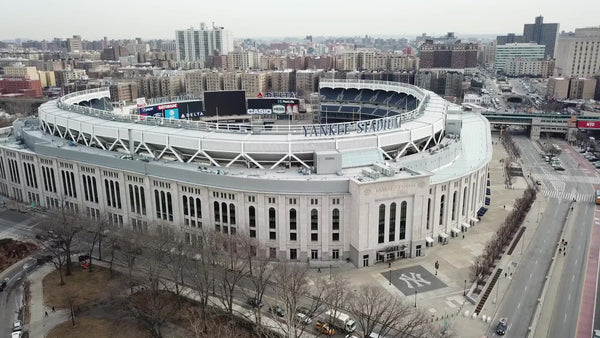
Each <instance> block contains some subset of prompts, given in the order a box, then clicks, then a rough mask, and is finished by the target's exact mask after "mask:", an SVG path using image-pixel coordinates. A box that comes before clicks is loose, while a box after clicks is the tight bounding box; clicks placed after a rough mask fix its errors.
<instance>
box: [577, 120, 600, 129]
mask: <svg viewBox="0 0 600 338" xmlns="http://www.w3.org/2000/svg"><path fill="white" fill-rule="evenodd" d="M577 128H580V129H600V121H581V120H578V121H577Z"/></svg>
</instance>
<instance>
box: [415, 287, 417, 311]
mask: <svg viewBox="0 0 600 338" xmlns="http://www.w3.org/2000/svg"><path fill="white" fill-rule="evenodd" d="M415 307H417V290H415Z"/></svg>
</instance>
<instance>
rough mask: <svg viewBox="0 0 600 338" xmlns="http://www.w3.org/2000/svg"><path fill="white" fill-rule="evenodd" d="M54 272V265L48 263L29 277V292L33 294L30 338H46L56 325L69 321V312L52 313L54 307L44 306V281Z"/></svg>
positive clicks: (29, 328)
mask: <svg viewBox="0 0 600 338" xmlns="http://www.w3.org/2000/svg"><path fill="white" fill-rule="evenodd" d="M54 270H55V268H54V265H52V264H50V263H47V264H45V265H43V266H41V267H40V268H38V269H37V270H36V271H35V272H33V273H32V274H30V275H29V277H28V278H29V281H30V287H29V290H30V292H31V300H30V307H29V309H30V311H31V320H30V322H29V325H28V326H26V329H28V331H29V337H46V335H47V334H48V332H50V330H52V329H53V328H54V327H55V326H56V325H58V324H60V323H62V322H64V321H66V320H68V319H69V312H68V311H67V310H57V311H56V312H52V306H50V307H48V306H46V305H44V293H43V287H42V280H43V279H44V277H46V275H47V274H49V273H50V272H52V271H54ZM46 313H48V317H46Z"/></svg>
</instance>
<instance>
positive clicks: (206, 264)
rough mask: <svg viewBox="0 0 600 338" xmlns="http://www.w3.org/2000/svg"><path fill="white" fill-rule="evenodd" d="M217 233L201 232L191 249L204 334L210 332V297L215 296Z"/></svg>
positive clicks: (192, 268)
mask: <svg viewBox="0 0 600 338" xmlns="http://www.w3.org/2000/svg"><path fill="white" fill-rule="evenodd" d="M215 237H216V236H215V233H214V232H212V231H210V232H209V231H204V230H201V231H200V234H199V235H198V236H197V237H195V238H197V239H198V240H197V241H195V242H194V243H195V245H193V247H192V249H191V254H192V255H193V256H192V258H193V259H192V260H191V261H190V262H189V268H188V270H189V272H190V275H191V278H190V281H189V282H190V283H191V286H192V288H193V289H194V290H196V291H197V292H198V293H199V296H200V299H199V306H200V314H199V315H200V319H201V323H202V332H205V333H206V332H207V330H208V313H209V310H210V308H209V297H210V296H211V295H212V294H214V289H215V279H216V278H215V269H216V257H215V256H216V255H217V251H216V245H215Z"/></svg>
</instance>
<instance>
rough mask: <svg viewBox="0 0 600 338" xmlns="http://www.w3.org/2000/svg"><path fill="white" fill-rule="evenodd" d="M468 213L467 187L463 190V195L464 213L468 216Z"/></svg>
mask: <svg viewBox="0 0 600 338" xmlns="http://www.w3.org/2000/svg"><path fill="white" fill-rule="evenodd" d="M466 214H467V187H465V189H464V190H463V196H462V215H463V216H466Z"/></svg>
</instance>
